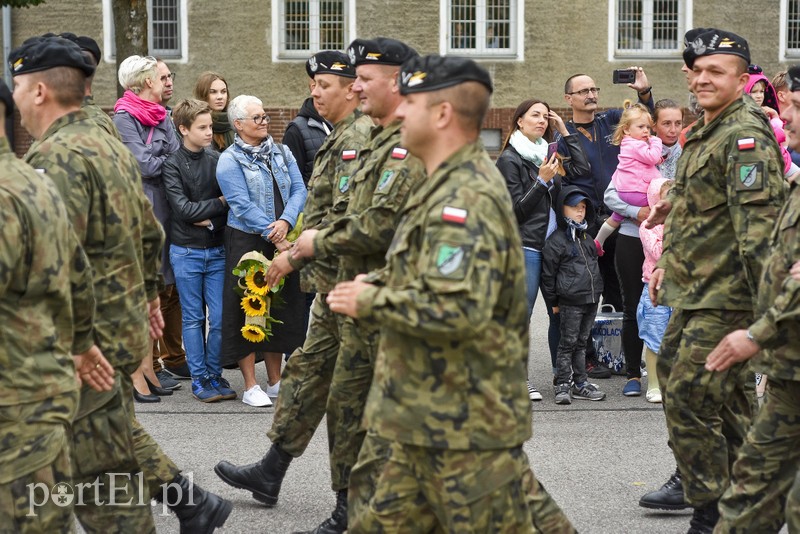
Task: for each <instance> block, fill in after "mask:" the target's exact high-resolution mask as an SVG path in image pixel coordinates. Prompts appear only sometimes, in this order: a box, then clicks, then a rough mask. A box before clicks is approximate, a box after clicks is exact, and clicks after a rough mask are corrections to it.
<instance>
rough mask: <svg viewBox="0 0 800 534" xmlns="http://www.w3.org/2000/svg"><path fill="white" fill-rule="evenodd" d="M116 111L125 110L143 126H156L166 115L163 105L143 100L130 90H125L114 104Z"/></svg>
mask: <svg viewBox="0 0 800 534" xmlns="http://www.w3.org/2000/svg"><path fill="white" fill-rule="evenodd" d="M118 111H127V112H128V113H130V114H131V115H133V116H134V117H135V118H136V120H138V121H139V122H141V123H142V124H144V125H145V126H156V125H157V124H159V123H160V122H161V121H163V120H164V117H166V116H167V110H166V109H164V106H162V105H161V104H156V103H155V102H150V101H149V100H143V99H141V98H139V97H138V96H137V95H136V94H134V93H133V92H132V91H125V93H124V94H123V95H122V98H120V99H119V100H117V103H116V104H114V112H115V113H116V112H118Z"/></svg>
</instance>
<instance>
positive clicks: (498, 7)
mask: <svg viewBox="0 0 800 534" xmlns="http://www.w3.org/2000/svg"><path fill="white" fill-rule="evenodd" d="M520 4H522V1H521V0H442V2H441V9H442V11H443V13H444V16H443V17H442V25H443V28H442V30H443V41H444V43H443V46H442V49H443V50H444V53H446V54H451V55H462V56H481V57H487V58H492V57H497V58H514V59H517V58H518V55H519V54H518V51H521V49H522V45H521V43H519V42H517V37H518V35H520V36H521V33H522V32H521V31H520V30H519V28H518V23H517V22H518V21H520V20H524V16H523V14H522V13H521V12H520V11H521V9H522V5H520Z"/></svg>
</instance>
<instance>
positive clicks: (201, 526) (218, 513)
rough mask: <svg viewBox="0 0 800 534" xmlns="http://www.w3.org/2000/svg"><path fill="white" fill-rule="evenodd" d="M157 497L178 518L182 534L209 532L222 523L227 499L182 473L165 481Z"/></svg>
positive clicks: (228, 513) (227, 514) (227, 503)
mask: <svg viewBox="0 0 800 534" xmlns="http://www.w3.org/2000/svg"><path fill="white" fill-rule="evenodd" d="M156 500H157V501H159V502H162V503H165V504H166V505H167V507H168V508H169V509H170V510H172V511H173V512H174V513H175V515H176V516H178V519H179V520H180V522H181V534H211V533H212V532H214V529H216V528H217V527H221V526H222V525H224V524H225V521H226V520H227V519H228V516H229V515H230V513H231V508H233V505H231V503H230V501H226V500H225V499H223V498H222V497H220V496H219V495H215V494H213V493H211V492H210V491H206V490H204V489H203V488H201V487H200V486H198V485H197V484H194V483H192V482H190V481H189V480H187V479H186V478H184V477H183V476H181V475H177V476H176V477H175V478H174V479H173V480H172V482H170V483H169V484H167V485H166V488H165V489H164V491H163V493H161V494H159V495H156Z"/></svg>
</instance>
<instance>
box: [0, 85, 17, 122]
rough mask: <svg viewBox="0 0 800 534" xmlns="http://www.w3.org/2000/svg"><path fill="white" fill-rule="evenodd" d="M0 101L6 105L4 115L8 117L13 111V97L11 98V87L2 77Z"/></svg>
mask: <svg viewBox="0 0 800 534" xmlns="http://www.w3.org/2000/svg"><path fill="white" fill-rule="evenodd" d="M0 101H2V102H3V105H4V106H5V107H6V117H10V116H11V114H12V113H14V99H13V98H11V89H9V88H8V85H6V82H5V81H3V80H2V79H0Z"/></svg>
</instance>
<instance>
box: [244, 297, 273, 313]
mask: <svg viewBox="0 0 800 534" xmlns="http://www.w3.org/2000/svg"><path fill="white" fill-rule="evenodd" d="M242 309H243V310H244V314H245V315H247V316H248V317H261V316H262V315H264V314H265V313H267V303H266V302H265V301H264V299H263V298H262V297H260V296H258V295H249V294H248V295H245V296H244V298H243V299H242Z"/></svg>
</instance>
